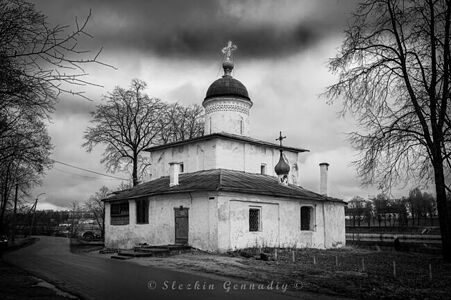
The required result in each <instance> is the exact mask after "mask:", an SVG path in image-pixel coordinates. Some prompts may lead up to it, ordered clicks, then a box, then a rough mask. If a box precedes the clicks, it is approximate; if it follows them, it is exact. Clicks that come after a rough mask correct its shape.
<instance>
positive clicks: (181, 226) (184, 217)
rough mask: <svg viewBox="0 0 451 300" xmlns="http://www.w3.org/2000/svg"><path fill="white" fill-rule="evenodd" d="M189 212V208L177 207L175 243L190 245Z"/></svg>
mask: <svg viewBox="0 0 451 300" xmlns="http://www.w3.org/2000/svg"><path fill="white" fill-rule="evenodd" d="M188 210H189V208H187V207H183V206H180V207H175V208H174V216H175V243H176V244H182V245H186V244H188Z"/></svg>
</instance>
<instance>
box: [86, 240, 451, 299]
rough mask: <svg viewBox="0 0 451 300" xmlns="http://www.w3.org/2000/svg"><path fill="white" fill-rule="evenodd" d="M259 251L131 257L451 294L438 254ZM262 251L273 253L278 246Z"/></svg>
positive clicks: (296, 286) (448, 273)
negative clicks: (264, 257) (265, 256)
mask: <svg viewBox="0 0 451 300" xmlns="http://www.w3.org/2000/svg"><path fill="white" fill-rule="evenodd" d="M260 251H261V250H260V249H256V248H252V249H245V250H240V251H234V252H229V253H226V254H215V253H207V252H203V251H198V250H192V251H189V252H184V253H181V254H178V255H173V256H169V257H143V258H133V259H131V260H130V262H134V263H138V264H141V265H149V266H156V267H162V268H172V269H175V270H178V271H185V272H188V273H192V272H198V273H208V274H215V275H219V276H225V277H228V278H233V279H235V280H237V281H240V280H245V281H252V282H258V283H265V284H268V283H269V282H271V281H274V282H279V283H283V284H288V286H289V291H290V292H291V293H293V294H296V293H297V292H298V291H301V292H315V293H321V294H329V295H333V296H344V297H350V298H367V299H384V298H385V299H451V264H445V263H444V262H443V261H442V259H441V257H439V256H434V255H428V254H415V253H405V252H394V251H372V250H365V249H359V248H355V247H345V248H342V249H329V250H318V249H297V250H294V262H293V250H292V249H278V250H277V260H269V261H265V260H261V259H258V258H260ZM263 252H268V253H271V256H272V257H273V256H274V249H263ZM90 255H95V256H101V257H104V258H106V259H109V257H110V256H111V254H99V253H98V252H97V251H96V252H91V254H90ZM362 260H363V263H364V266H363V265H362ZM393 262H395V269H396V274H394V272H393V269H394V268H393ZM363 268H364V269H363ZM430 268H431V269H430ZM430 271H431V272H430ZM431 275H432V279H431V277H430V276H431Z"/></svg>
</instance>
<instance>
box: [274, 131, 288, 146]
mask: <svg viewBox="0 0 451 300" xmlns="http://www.w3.org/2000/svg"><path fill="white" fill-rule="evenodd" d="M286 138H287V137H286V136H282V131H279V137H278V138H277V139H276V141H279V142H280V147H283V146H282V141H283V140H284V139H286Z"/></svg>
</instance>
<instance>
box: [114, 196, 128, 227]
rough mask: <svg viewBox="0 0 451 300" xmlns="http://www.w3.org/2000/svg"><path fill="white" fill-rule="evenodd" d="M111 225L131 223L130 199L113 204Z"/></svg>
mask: <svg viewBox="0 0 451 300" xmlns="http://www.w3.org/2000/svg"><path fill="white" fill-rule="evenodd" d="M110 217H111V225H127V224H128V223H129V216H128V201H127V202H120V203H113V204H111V211H110Z"/></svg>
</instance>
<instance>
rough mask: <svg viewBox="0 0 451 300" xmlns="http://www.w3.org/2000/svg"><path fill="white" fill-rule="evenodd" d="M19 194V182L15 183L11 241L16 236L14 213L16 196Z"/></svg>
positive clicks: (15, 212)
mask: <svg viewBox="0 0 451 300" xmlns="http://www.w3.org/2000/svg"><path fill="white" fill-rule="evenodd" d="M18 194H19V184H17V183H16V191H15V194H14V210H13V218H12V220H11V241H13V242H14V240H15V238H16V214H17V198H18Z"/></svg>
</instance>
